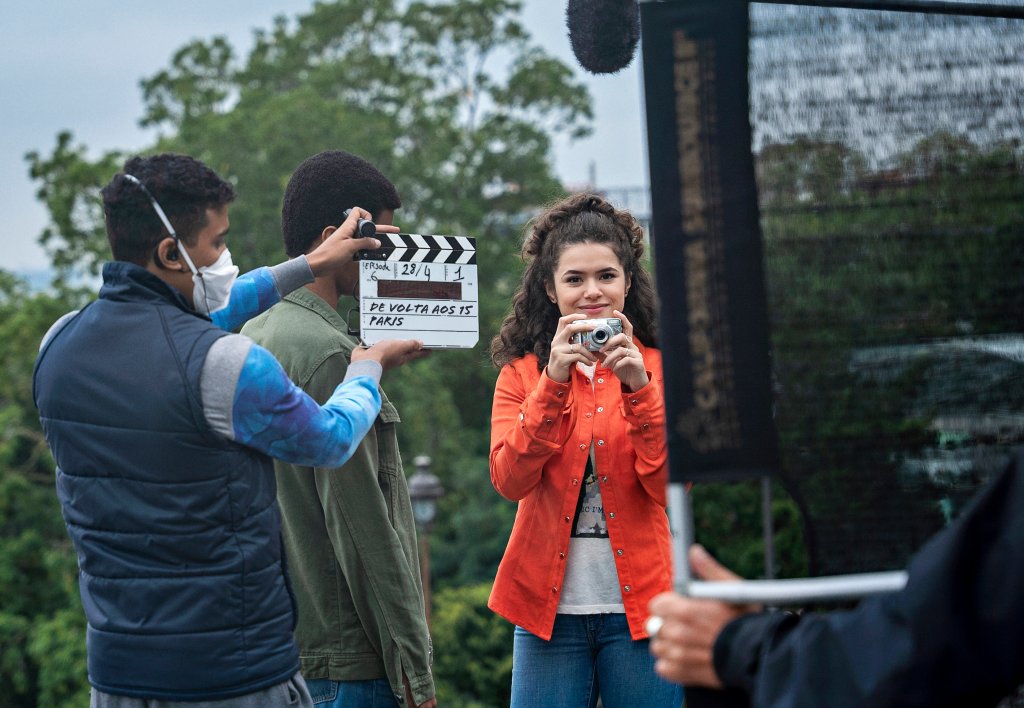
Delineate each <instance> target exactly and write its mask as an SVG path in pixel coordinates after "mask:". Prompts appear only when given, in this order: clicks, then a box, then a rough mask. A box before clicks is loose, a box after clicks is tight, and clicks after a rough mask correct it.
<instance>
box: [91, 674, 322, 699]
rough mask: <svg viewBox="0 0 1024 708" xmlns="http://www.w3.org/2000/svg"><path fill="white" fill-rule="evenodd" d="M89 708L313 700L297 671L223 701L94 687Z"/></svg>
mask: <svg viewBox="0 0 1024 708" xmlns="http://www.w3.org/2000/svg"><path fill="white" fill-rule="evenodd" d="M89 706H90V708H278V706H280V707H281V708H285V707H287V708H313V699H312V698H311V697H310V695H309V689H308V688H306V682H305V681H303V680H302V674H300V673H298V672H296V673H295V675H294V676H292V677H291V678H290V679H288V680H287V681H284V682H282V683H279V684H277V685H276V686H271V687H270V688H264V689H263V690H262V691H256V692H255V693H247V694H245V695H244V696H235V697H234V698H226V699H224V700H221V701H164V700H161V699H158V698H132V697H131V696H115V695H113V694H110V693H104V692H103V691H97V690H96V689H95V688H94V689H92V699H91V701H90V703H89Z"/></svg>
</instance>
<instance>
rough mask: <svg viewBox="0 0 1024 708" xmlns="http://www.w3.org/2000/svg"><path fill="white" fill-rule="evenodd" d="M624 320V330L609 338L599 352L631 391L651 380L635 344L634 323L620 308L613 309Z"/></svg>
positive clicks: (640, 387)
mask: <svg viewBox="0 0 1024 708" xmlns="http://www.w3.org/2000/svg"><path fill="white" fill-rule="evenodd" d="M613 312H614V314H615V316H616V317H618V318H619V319H620V320H622V332H620V333H619V334H616V335H615V336H614V337H612V338H611V339H609V340H608V343H607V344H605V345H604V346H603V347H602V348H601V351H600V352H599V354H600V356H601V359H602V361H603V362H604V365H605V366H606V367H607V368H609V369H611V370H612V373H613V374H615V376H616V378H618V380H619V381H621V382H622V385H623V386H625V387H626V388H627V389H629V390H630V391H639V390H640V389H642V388H643V387H644V386H646V385H647V384H649V383H650V382H651V379H650V377H648V376H647V367H646V366H644V358H643V355H641V354H640V350H639V349H637V346H636V345H635V344H633V325H632V324H631V323H630V321H629V320H627V319H626V316H625V315H624V314H622V313H621V312H619V311H618V310H613Z"/></svg>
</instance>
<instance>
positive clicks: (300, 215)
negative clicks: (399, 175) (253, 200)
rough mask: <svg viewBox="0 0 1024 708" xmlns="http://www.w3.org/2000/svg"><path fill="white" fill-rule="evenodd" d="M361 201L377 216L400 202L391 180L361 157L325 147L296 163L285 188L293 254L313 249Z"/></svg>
mask: <svg viewBox="0 0 1024 708" xmlns="http://www.w3.org/2000/svg"><path fill="white" fill-rule="evenodd" d="M354 206H358V207H362V208H363V209H366V211H368V212H370V213H371V214H373V216H374V217H375V218H376V217H377V216H378V215H379V214H380V213H381V212H382V211H384V210H385V209H391V210H392V211H393V210H395V209H398V208H399V207H401V206H402V200H401V199H400V198H399V197H398V190H396V189H395V185H393V184H392V183H391V181H390V180H389V179H388V178H387V177H385V176H384V175H383V174H381V172H380V170H378V169H377V168H376V167H374V166H373V165H372V164H370V163H369V162H367V161H366V160H364V159H363V158H361V157H358V156H356V155H353V154H351V153H348V152H345V151H343V150H325V151H324V152H320V153H317V154H316V155H313V156H312V157H310V158H307V159H306V160H304V161H303V162H302V164H301V165H299V166H298V167H297V168H295V172H294V173H292V176H291V179H290V180H288V186H287V187H286V188H285V191H284V204H283V205H282V207H281V232H282V235H283V237H284V250H285V253H287V254H288V257H289V258H295V257H296V256H301V255H302V254H303V253H306V252H307V251H309V248H310V246H312V245H313V242H314V241H315V240H316V239H318V238H320V234H322V233H323V231H324V229H325V228H327V227H328V226H338V225H339V224H341V222H342V221H344V220H345V217H344V216H342V214H343V212H344V211H345V210H346V209H350V208H351V207H354Z"/></svg>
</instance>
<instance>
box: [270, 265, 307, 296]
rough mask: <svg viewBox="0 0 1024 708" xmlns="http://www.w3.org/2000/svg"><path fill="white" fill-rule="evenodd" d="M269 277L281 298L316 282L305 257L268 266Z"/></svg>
mask: <svg viewBox="0 0 1024 708" xmlns="http://www.w3.org/2000/svg"><path fill="white" fill-rule="evenodd" d="M270 275H271V276H272V277H273V278H274V286H275V287H276V288H277V292H278V294H279V295H280V296H281V297H284V296H285V295H287V294H288V293H290V292H292V291H293V290H298V289H299V288H301V287H302V286H303V285H308V284H309V283H312V282H313V281H314V280H316V278H314V277H313V269H312V268H310V267H309V261H308V260H306V256H305V255H302V256H299V257H298V258H292V259H291V260H289V261H285V262H284V263H278V264H277V265H275V266H270Z"/></svg>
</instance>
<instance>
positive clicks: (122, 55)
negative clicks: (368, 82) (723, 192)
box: [0, 0, 647, 271]
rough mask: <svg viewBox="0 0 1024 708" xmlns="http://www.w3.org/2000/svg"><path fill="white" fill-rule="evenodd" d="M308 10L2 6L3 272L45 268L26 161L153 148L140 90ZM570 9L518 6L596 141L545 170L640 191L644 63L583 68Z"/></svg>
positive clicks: (558, 2) (563, 151)
mask: <svg viewBox="0 0 1024 708" xmlns="http://www.w3.org/2000/svg"><path fill="white" fill-rule="evenodd" d="M312 5H313V0H177V1H176V2H173V3H163V2H153V1H151V0H149V1H146V0H144V1H142V2H133V3H126V2H124V1H123V0H117V1H115V0H80V1H79V2H61V1H58V0H37V1H36V2H17V3H14V2H12V3H8V4H6V5H5V8H4V9H5V12H4V19H3V22H2V23H0V96H2V98H0V210H2V213H3V215H4V224H3V226H2V227H0V250H2V253H3V255H2V257H0V268H3V269H5V270H13V271H27V270H32V269H38V268H43V267H46V266H47V265H48V263H49V261H48V259H47V258H46V256H45V255H44V253H43V251H42V249H41V248H40V247H39V246H38V244H37V243H36V241H37V239H38V237H39V234H40V232H41V231H42V229H43V228H44V226H45V225H46V222H47V214H46V211H45V209H44V208H43V207H42V205H41V204H40V203H39V202H38V201H37V200H36V197H35V190H36V187H35V186H34V185H33V183H32V182H31V180H30V179H29V177H28V170H27V163H26V162H25V160H24V155H25V153H27V152H29V151H30V150H38V151H39V152H40V153H42V154H43V155H49V154H50V152H51V151H52V150H53V147H54V145H55V139H56V136H57V133H58V132H60V131H61V130H70V131H72V132H73V133H74V137H75V142H76V144H84V145H86V146H87V147H88V149H89V151H90V156H91V157H95V156H97V155H98V154H100V153H101V152H103V151H106V150H112V149H123V150H134V149H142V148H145V147H147V146H148V145H150V144H151V143H152V141H153V139H154V134H153V133H152V132H150V131H144V130H142V129H140V128H139V127H138V125H137V123H138V119H139V118H140V116H141V115H142V100H141V91H140V90H139V79H141V78H143V77H148V76H151V75H152V74H154V73H155V72H157V71H159V70H160V69H162V68H164V67H166V66H167V65H168V63H169V61H170V58H171V55H172V54H173V53H174V52H175V50H177V49H178V48H180V47H181V46H182V45H184V44H185V43H186V42H188V41H190V40H192V39H207V38H209V37H212V36H214V35H226V36H227V37H228V39H229V40H230V42H231V44H232V46H234V47H235V49H236V52H237V54H239V55H240V56H245V54H246V53H247V52H248V50H249V48H250V46H251V44H252V30H253V29H256V28H269V27H270V24H271V20H272V18H273V17H275V16H276V15H282V14H283V15H285V16H288V17H294V16H295V15H297V14H304V13H305V12H306V11H308V10H309V9H310V8H311V7H312ZM564 13H565V0H525V2H524V13H523V19H524V22H525V24H526V26H527V28H528V30H529V31H530V33H531V35H532V36H533V38H534V40H535V41H537V42H538V43H540V44H542V45H543V46H544V47H545V48H546V49H547V50H548V51H549V52H551V53H553V54H554V55H556V56H558V57H560V58H561V59H563V60H564V61H566V62H567V63H569V64H570V65H571V66H573V67H575V68H576V69H577V71H578V72H579V74H580V75H581V76H582V77H583V78H584V79H585V80H586V83H587V85H588V86H589V87H590V90H591V93H592V96H593V98H594V108H595V131H594V135H593V136H592V137H590V138H587V139H586V140H582V141H577V142H576V143H574V144H572V145H569V144H568V143H567V142H565V141H562V142H560V143H558V144H557V145H556V149H555V153H554V155H552V160H553V163H554V166H555V169H556V171H557V173H558V175H559V176H560V177H561V178H562V180H563V181H564V182H567V183H577V184H578V183H583V182H586V181H587V179H588V175H589V169H590V163H591V162H594V164H595V169H596V177H597V184H598V186H601V187H633V186H642V185H645V184H646V183H647V172H646V169H647V167H646V164H647V163H646V143H645V137H644V132H643V128H642V124H643V118H642V110H643V109H642V105H641V90H640V68H639V64H640V59H639V55H638V57H637V58H636V59H634V61H633V63H632V64H631V65H630V66H629V67H628V68H627V69H625V70H624V71H621V72H619V73H618V74H616V75H613V76H602V77H595V76H592V75H590V74H586V73H585V72H583V70H582V69H579V67H578V65H577V64H576V62H575V59H574V57H573V55H572V51H571V49H570V47H569V41H568V38H567V36H566V32H565V21H564Z"/></svg>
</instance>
